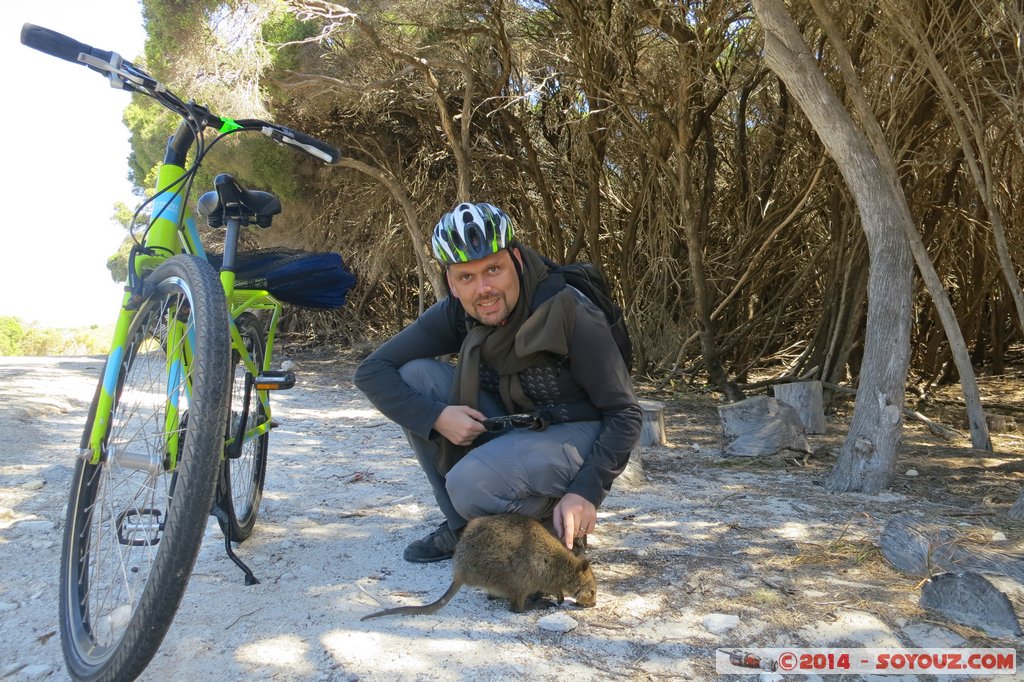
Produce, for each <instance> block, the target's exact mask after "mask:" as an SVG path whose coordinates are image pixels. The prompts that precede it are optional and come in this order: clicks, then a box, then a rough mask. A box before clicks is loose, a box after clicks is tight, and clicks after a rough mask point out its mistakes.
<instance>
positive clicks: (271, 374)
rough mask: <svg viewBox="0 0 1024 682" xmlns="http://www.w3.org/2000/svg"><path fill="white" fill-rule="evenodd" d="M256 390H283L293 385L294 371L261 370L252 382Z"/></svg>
mask: <svg viewBox="0 0 1024 682" xmlns="http://www.w3.org/2000/svg"><path fill="white" fill-rule="evenodd" d="M254 383H255V384H256V390H258V391H284V390H286V389H289V388H291V387H292V386H294V385H295V372H289V371H284V370H282V371H268V372H263V373H262V374H260V375H259V376H258V377H256V380H255V382H254Z"/></svg>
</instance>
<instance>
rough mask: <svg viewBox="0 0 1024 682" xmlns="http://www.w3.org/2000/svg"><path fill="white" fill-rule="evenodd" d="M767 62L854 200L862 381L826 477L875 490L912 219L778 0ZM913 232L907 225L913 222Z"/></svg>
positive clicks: (883, 483) (886, 473)
mask: <svg viewBox="0 0 1024 682" xmlns="http://www.w3.org/2000/svg"><path fill="white" fill-rule="evenodd" d="M753 7H754V12H755V14H756V16H757V18H758V20H759V21H760V22H761V25H762V26H763V27H764V31H765V60H766V62H767V64H768V66H769V68H771V69H772V70H773V71H774V72H775V73H776V74H777V75H778V76H779V78H780V79H782V80H783V81H784V82H785V83H786V87H787V88H788V89H789V91H790V93H791V94H792V95H793V96H794V98H795V99H796V101H797V102H798V103H799V104H800V106H801V107H802V109H803V110H804V112H805V114H806V115H807V117H808V119H809V120H810V121H811V124H812V125H813V126H814V129H815V131H816V132H817V133H818V136H819V137H820V138H821V140H822V143H823V144H824V145H825V147H826V149H827V150H828V152H829V154H830V156H832V158H833V159H834V160H835V162H836V165H837V166H838V167H839V170H840V172H841V173H842V175H843V178H844V179H845V180H846V184H847V186H848V187H849V189H850V192H851V194H852V195H853V198H854V200H855V201H856V203H857V208H858V210H859V213H860V218H861V227H862V229H863V230H864V233H865V235H866V237H867V242H868V256H869V262H870V264H871V265H870V272H869V276H868V318H867V329H866V334H865V343H864V360H863V365H862V368H861V375H860V376H861V382H860V387H859V390H858V392H857V400H856V403H855V406H854V413H853V418H852V420H851V424H850V431H849V433H848V434H847V436H846V440H845V442H844V443H843V447H842V450H841V451H840V453H839V460H838V461H837V462H836V466H835V468H834V469H833V471H832V473H831V475H830V476H829V480H828V487H829V488H831V489H833V490H841V491H850V490H857V491H863V492H868V493H875V492H878V491H880V490H882V489H884V488H886V487H887V486H888V485H889V483H890V482H891V480H892V476H893V474H894V472H895V466H896V452H897V449H898V447H899V443H900V437H901V432H902V425H903V419H902V407H903V397H904V390H905V388H906V379H907V369H908V366H909V363H910V321H911V309H912V308H911V304H912V301H911V293H912V260H911V253H910V245H909V243H908V239H907V236H906V232H905V227H904V226H903V225H901V223H900V221H901V220H905V219H907V217H909V209H906V210H904V211H894V210H893V207H894V206H897V205H903V206H904V207H905V206H906V200H905V198H904V196H903V193H902V190H901V189H900V188H899V184H898V180H897V179H896V178H895V177H893V175H892V173H890V172H889V167H887V166H886V165H885V164H883V163H882V162H881V161H880V159H879V158H878V156H877V155H876V154H875V152H874V151H873V150H872V148H871V145H870V143H869V141H868V140H867V138H866V137H865V136H864V134H863V133H862V132H861V131H860V130H859V129H858V128H857V127H856V125H855V124H854V122H853V120H852V119H851V118H850V115H849V114H848V113H847V112H846V110H845V109H844V108H843V105H842V103H841V102H840V101H839V99H838V98H837V97H836V95H835V93H834V92H833V91H832V89H831V87H830V86H829V84H828V81H826V80H825V77H824V75H822V73H821V71H820V70H819V69H818V67H817V64H816V62H815V60H814V57H813V56H812V55H811V53H810V52H809V51H808V49H807V46H806V44H805V43H804V41H803V38H802V36H801V35H800V31H799V30H798V29H797V26H796V24H795V23H794V22H793V20H792V18H791V17H790V16H789V14H788V12H787V11H786V9H785V6H784V5H783V3H782V2H781V0H754V3H753ZM911 227H912V225H911Z"/></svg>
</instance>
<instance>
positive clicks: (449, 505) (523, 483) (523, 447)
mask: <svg viewBox="0 0 1024 682" xmlns="http://www.w3.org/2000/svg"><path fill="white" fill-rule="evenodd" d="M400 373H401V376H402V379H403V380H404V381H405V383H407V384H408V385H409V386H411V387H412V388H413V389H414V390H416V391H418V392H420V393H423V394H424V395H429V396H431V397H432V398H434V399H436V400H440V401H441V402H447V401H448V395H449V392H450V390H451V384H452V378H453V376H454V373H455V368H454V367H452V366H451V365H449V364H447V363H443V362H439V361H437V360H429V359H422V360H413V361H411V362H409V363H407V364H405V365H403V366H402V368H401V370H400ZM479 406H480V407H479V409H480V411H481V412H483V413H484V414H486V415H487V416H488V417H496V416H500V415H502V414H505V408H504V407H503V406H502V404H501V400H500V399H499V398H498V396H496V395H494V394H493V393H489V392H487V391H481V392H480V397H479ZM600 430H601V422H598V421H590V422H568V423H565V424H552V425H551V426H549V427H548V428H546V429H545V430H543V431H531V430H529V429H513V430H511V431H509V432H508V433H505V434H502V435H500V436H498V437H497V438H492V439H491V440H488V441H487V442H485V443H483V444H481V445H479V446H475V447H473V449H471V450H470V451H469V452H468V453H467V454H466V456H465V457H463V458H462V459H461V460H459V462H458V463H457V464H456V465H455V466H454V467H452V469H451V471H449V472H448V475H447V476H444V475H442V474H441V472H440V471H438V470H437V458H438V453H439V450H440V446H439V444H438V442H436V441H434V440H431V439H428V438H424V437H422V436H419V435H417V434H415V433H412V432H410V431H408V430H406V431H405V435H406V437H407V438H408V439H409V444H410V445H411V446H412V449H413V452H415V453H416V459H417V461H418V462H419V464H420V467H421V468H422V469H423V471H424V473H426V475H427V480H428V481H430V486H431V488H432V489H433V491H434V497H435V498H436V499H437V505H438V507H440V509H441V512H442V513H443V514H444V516H445V519H446V520H447V521H448V526H449V527H450V528H451V529H452V530H458V529H459V528H462V527H463V526H465V525H466V523H467V522H468V521H469V519H473V518H476V517H478V516H491V515H493V514H502V513H506V512H514V513H517V514H523V515H525V516H532V517H534V518H536V519H544V518H547V517H549V516H551V512H552V510H553V509H554V507H555V505H556V504H557V503H558V501H559V500H560V499H561V498H562V496H563V495H564V494H565V493H566V491H568V489H569V485H570V484H571V483H572V481H573V479H574V478H575V477H576V474H577V472H578V471H579V470H580V467H582V466H583V462H584V460H585V459H586V458H587V457H588V456H589V455H590V451H591V449H592V448H593V446H594V441H595V440H597V436H598V434H599V433H600Z"/></svg>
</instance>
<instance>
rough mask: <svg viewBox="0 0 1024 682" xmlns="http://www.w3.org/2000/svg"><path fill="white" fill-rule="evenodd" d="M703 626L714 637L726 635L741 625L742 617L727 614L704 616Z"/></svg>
mask: <svg viewBox="0 0 1024 682" xmlns="http://www.w3.org/2000/svg"><path fill="white" fill-rule="evenodd" d="M701 624H702V625H703V626H704V629H705V630H707V631H708V632H710V633H711V634H713V635H724V634H725V633H726V632H729V630H732V629H734V628H735V627H737V626H738V625H739V624H740V617H739V616H733V615H731V614H726V613H712V614H709V615H707V616H704V620H702V621H701Z"/></svg>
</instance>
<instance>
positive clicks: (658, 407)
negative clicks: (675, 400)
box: [637, 400, 668, 445]
mask: <svg viewBox="0 0 1024 682" xmlns="http://www.w3.org/2000/svg"><path fill="white" fill-rule="evenodd" d="M637 402H639V403H640V409H642V410H643V411H644V422H643V429H642V430H641V431H640V445H666V444H668V438H667V437H666V436H665V403H663V402H659V401H657V400H639V401H637Z"/></svg>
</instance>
